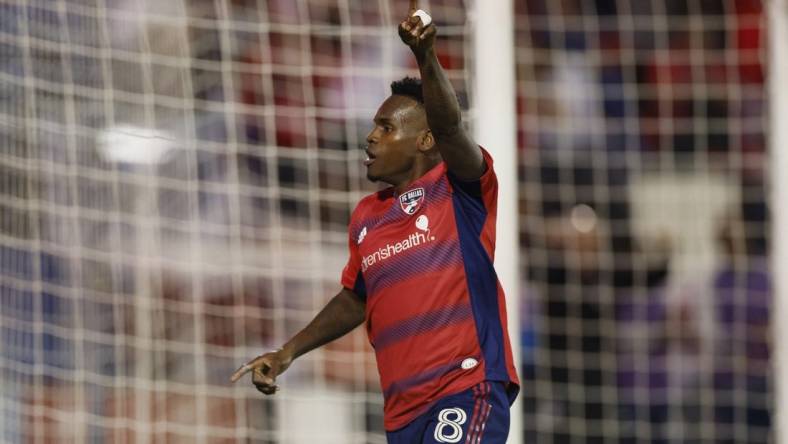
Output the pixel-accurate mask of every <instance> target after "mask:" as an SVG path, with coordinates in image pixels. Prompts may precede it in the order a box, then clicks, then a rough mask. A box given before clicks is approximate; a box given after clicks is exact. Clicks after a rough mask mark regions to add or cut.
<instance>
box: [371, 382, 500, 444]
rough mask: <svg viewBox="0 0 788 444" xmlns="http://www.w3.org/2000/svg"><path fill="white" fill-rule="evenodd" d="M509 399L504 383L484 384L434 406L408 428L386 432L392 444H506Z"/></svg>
mask: <svg viewBox="0 0 788 444" xmlns="http://www.w3.org/2000/svg"><path fill="white" fill-rule="evenodd" d="M507 436H509V398H508V396H507V394H506V387H505V385H504V383H502V382H482V383H481V384H478V385H475V386H473V387H471V388H470V389H468V390H465V391H464V392H460V393H457V394H454V395H449V396H446V397H445V398H442V399H439V400H438V401H436V402H435V404H433V405H432V406H430V409H429V410H427V412H426V413H424V414H422V415H421V416H419V417H417V418H416V419H414V420H413V421H411V422H410V424H408V425H406V426H405V427H403V428H401V429H399V430H395V431H393V432H386V438H387V440H388V443H389V444H427V443H430V444H433V443H439V444H445V443H468V444H477V443H483V444H499V443H500V444H504V443H506V437H507Z"/></svg>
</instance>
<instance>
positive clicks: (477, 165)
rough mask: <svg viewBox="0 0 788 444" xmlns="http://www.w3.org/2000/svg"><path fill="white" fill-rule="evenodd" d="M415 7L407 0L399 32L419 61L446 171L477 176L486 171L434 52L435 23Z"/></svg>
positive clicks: (426, 102)
mask: <svg viewBox="0 0 788 444" xmlns="http://www.w3.org/2000/svg"><path fill="white" fill-rule="evenodd" d="M417 10H418V0H410V10H409V12H408V18H406V19H405V20H404V21H403V22H402V23H400V25H399V35H400V38H401V39H402V41H403V42H404V43H405V44H406V45H408V46H409V47H410V49H411V50H412V51H413V55H414V56H416V61H417V62H418V64H419V71H420V73H421V85H422V94H423V96H424V108H425V110H426V113H427V123H428V124H429V127H430V131H431V132H432V136H433V138H434V139H435V144H436V145H437V147H438V150H439V151H440V153H441V157H443V160H444V162H446V165H447V166H448V167H449V171H451V172H452V173H454V175H456V176H457V177H459V178H461V179H466V180H473V179H478V178H479V177H481V175H482V174H484V171H485V163H484V159H483V158H482V153H481V150H480V149H479V147H478V145H476V143H475V142H474V141H473V140H471V138H470V137H469V136H468V134H467V132H466V131H465V129H464V128H463V126H462V115H461V114H460V104H459V102H458V101H457V95H456V94H455V92H454V88H452V86H451V83H450V82H449V79H448V77H446V73H445V72H444V71H443V68H442V67H441V65H440V62H439V61H438V57H437V56H436V54H435V36H436V35H437V28H436V27H435V24H434V23H430V24H428V25H427V26H424V23H423V22H422V21H421V19H420V18H419V17H414V16H413V14H414V13H415V12H416V11H417Z"/></svg>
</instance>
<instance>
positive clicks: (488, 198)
mask: <svg viewBox="0 0 788 444" xmlns="http://www.w3.org/2000/svg"><path fill="white" fill-rule="evenodd" d="M479 149H480V150H482V157H483V159H484V164H485V167H486V168H485V170H484V174H482V177H480V178H478V179H476V180H462V179H459V178H457V177H456V176H454V175H453V174H452V173H451V172H449V173H448V177H449V180H450V181H451V183H452V186H453V187H454V188H455V189H456V190H458V191H460V192H461V193H463V194H464V195H466V196H467V197H471V198H475V199H479V200H481V201H482V202H483V204H484V206H485V207H488V206H489V204H490V203H492V202H494V201H495V199H496V196H497V194H498V178H497V177H496V175H495V169H494V168H493V158H492V156H491V155H490V153H488V152H487V150H485V149H484V148H482V147H479Z"/></svg>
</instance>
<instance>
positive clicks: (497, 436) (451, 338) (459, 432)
mask: <svg viewBox="0 0 788 444" xmlns="http://www.w3.org/2000/svg"><path fill="white" fill-rule="evenodd" d="M417 3H418V2H417V0H411V1H410V11H409V14H408V17H407V18H406V19H405V20H404V21H403V22H402V23H400V25H399V35H400V38H401V39H402V41H403V42H404V43H405V44H406V45H408V46H409V47H410V48H411V50H412V51H413V54H414V56H415V57H416V60H417V62H418V65H419V71H420V73H421V80H420V81H419V80H418V79H412V78H405V79H402V80H400V81H397V82H394V83H392V85H391V96H390V97H389V98H388V99H386V100H385V101H384V102H383V104H382V105H381V106H380V108H379V109H378V111H377V114H376V115H375V118H374V128H373V129H372V131H371V132H370V133H369V135H368V136H367V143H368V145H367V148H366V152H367V155H368V157H367V159H366V160H365V161H364V165H365V167H366V168H367V178H369V180H371V181H382V182H385V183H387V184H390V185H391V186H390V187H388V188H386V189H384V190H382V191H379V192H377V193H374V194H372V195H369V196H367V197H365V198H364V199H362V200H361V202H359V204H358V206H357V207H356V209H355V210H354V212H353V215H352V217H351V221H350V226H349V238H348V247H349V250H350V259H349V260H348V263H347V265H346V266H345V269H344V271H343V272H342V286H343V288H342V290H340V291H339V293H338V294H337V295H336V296H335V297H334V298H333V299H331V301H330V302H329V303H328V304H327V305H326V307H325V308H323V310H322V311H321V312H320V313H319V314H318V315H317V316H316V317H315V318H314V319H313V320H312V322H311V323H309V325H307V326H306V327H305V328H304V329H303V330H301V331H300V332H299V333H298V334H296V335H295V336H294V337H293V338H292V339H291V340H290V341H288V342H287V343H286V344H284V345H283V346H282V348H281V349H279V350H276V351H274V352H270V353H266V354H264V355H262V356H259V357H257V358H255V359H253V360H252V361H250V362H248V363H246V364H244V365H243V366H241V368H239V369H238V371H236V372H235V373H234V374H233V376H232V378H231V380H232V381H233V382H235V381H237V380H238V379H239V378H240V377H241V376H243V375H244V374H246V373H247V372H252V382H253V383H254V385H255V386H256V387H257V389H258V390H260V391H261V392H263V393H265V394H267V395H270V394H273V393H275V392H276V391H277V390H278V387H277V386H276V384H275V380H276V377H277V376H278V375H280V374H281V373H282V372H284V371H285V370H286V369H287V368H288V367H289V366H290V364H291V363H292V361H293V360H294V359H295V358H297V357H299V356H301V355H303V354H304V353H306V352H308V351H310V350H313V349H315V348H317V347H320V346H321V345H324V344H326V343H328V342H330V341H333V340H334V339H336V338H339V337H340V336H343V335H344V334H346V333H348V332H349V331H351V330H353V329H354V328H355V327H357V326H358V325H360V324H361V323H363V322H364V321H365V320H366V328H367V333H368V335H369V340H370V343H371V344H372V346H373V348H374V349H375V355H376V358H377V364H378V370H379V373H380V381H381V386H382V388H383V395H384V399H385V404H384V423H385V427H386V431H387V438H388V442H389V443H393V444H397V443H402V444H413V443H459V442H466V443H479V442H482V443H504V442H506V437H507V435H508V432H509V406H510V405H511V403H512V402H513V401H514V398H515V397H516V395H517V392H518V390H519V381H518V379H517V374H516V371H515V368H514V364H513V360H512V353H511V346H510V344H509V337H508V334H507V326H506V308H505V301H504V296H503V291H502V289H501V286H500V284H499V283H498V278H497V276H496V274H495V270H494V268H493V253H494V250H495V221H496V210H497V188H498V186H497V179H496V176H495V172H494V171H493V162H492V158H491V157H490V155H489V154H488V153H487V152H486V151H484V150H483V149H481V148H480V147H479V146H478V145H476V144H475V143H474V142H473V141H472V140H471V139H470V138H469V136H468V134H467V133H466V132H465V130H464V129H463V126H462V121H461V115H460V108H459V103H458V102H457V98H456V96H455V93H454V90H453V89H452V87H451V84H450V83H449V80H448V79H447V77H446V74H445V73H444V71H443V69H442V68H441V66H440V63H439V62H438V59H437V57H436V55H435V49H434V42H435V36H436V33H437V28H436V27H435V25H434V24H432V23H431V22H432V20H431V18H430V16H429V15H428V14H427V13H425V12H424V11H421V10H419V9H418V4H417Z"/></svg>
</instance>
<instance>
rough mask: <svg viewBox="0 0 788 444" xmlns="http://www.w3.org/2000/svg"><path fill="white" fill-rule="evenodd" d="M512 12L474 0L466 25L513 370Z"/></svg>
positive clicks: (516, 349)
mask: <svg viewBox="0 0 788 444" xmlns="http://www.w3.org/2000/svg"><path fill="white" fill-rule="evenodd" d="M513 12H514V3H513V2H512V0H493V1H485V0H475V1H474V2H473V8H472V11H471V15H470V20H471V23H472V25H473V44H472V46H471V48H472V54H473V56H472V57H473V61H474V65H473V68H474V69H473V85H472V88H473V99H474V100H473V102H472V104H473V112H474V117H475V118H474V127H473V128H474V135H475V137H476V141H477V142H478V143H479V144H481V145H482V146H484V147H485V148H486V149H488V150H489V151H490V154H491V155H492V157H493V159H494V161H495V171H496V174H497V176H498V226H497V243H496V248H495V250H496V251H495V270H496V272H497V273H498V277H499V279H500V280H501V285H502V286H503V288H504V292H505V293H506V308H507V315H508V325H509V338H510V340H511V341H512V352H513V356H514V362H515V366H516V367H517V368H518V369H519V368H520V362H521V361H520V316H519V314H520V302H521V293H520V281H521V279H522V277H523V276H522V273H521V272H520V245H521V243H520V232H519V226H520V225H519V221H520V217H519V199H518V189H519V187H518V177H517V165H518V149H517V127H516V123H517V108H516V106H515V103H516V100H517V92H516V87H515V63H514V51H515V47H516V45H515V42H514V13H513ZM493 48H494V49H493ZM523 389H524V390H528V389H529V388H528V387H524V388H523ZM521 400H522V397H518V399H517V400H516V401H515V403H514V405H513V406H512V414H511V431H510V433H509V440H508V441H507V442H510V443H513V444H519V443H521V442H522V439H523V433H522V430H523V426H522V421H523V416H522V414H521V412H522V401H521Z"/></svg>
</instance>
